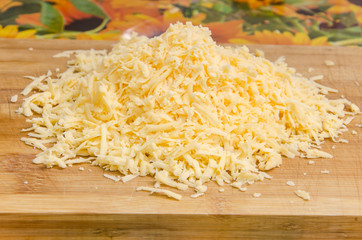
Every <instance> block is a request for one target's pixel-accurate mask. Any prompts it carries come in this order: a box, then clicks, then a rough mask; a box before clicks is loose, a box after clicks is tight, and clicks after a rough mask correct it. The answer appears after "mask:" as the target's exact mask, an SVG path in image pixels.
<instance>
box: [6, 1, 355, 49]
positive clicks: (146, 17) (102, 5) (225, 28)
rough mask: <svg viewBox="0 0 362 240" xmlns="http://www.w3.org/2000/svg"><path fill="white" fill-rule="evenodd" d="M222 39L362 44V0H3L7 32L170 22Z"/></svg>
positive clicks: (42, 33)
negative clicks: (199, 27)
mask: <svg viewBox="0 0 362 240" xmlns="http://www.w3.org/2000/svg"><path fill="white" fill-rule="evenodd" d="M177 21H181V22H186V21H191V22H193V23H194V24H202V25H204V26H207V27H209V28H210V29H211V31H212V33H213V37H214V39H215V40H216V41H217V42H219V43H242V44H247V43H259V44H288V45H290V44H295V45H344V46H346V45H359V46H362V31H361V29H362V28H361V27H362V0H325V1H323V0H307V1H303V0H208V1H207V0H203V1H202V0H201V1H200V0H198V1H197V0H178V1H176V0H153V1H152V0H0V37H7V38H42V39H55V38H57V39H59V38H60V39H62V38H63V39H64V38H67V39H103V40H117V39H119V37H120V36H121V35H122V34H130V33H131V32H132V31H135V32H138V33H139V34H142V35H147V36H149V37H152V36H156V35H159V34H161V33H162V32H164V31H165V29H167V27H168V26H169V24H170V23H174V22H177Z"/></svg>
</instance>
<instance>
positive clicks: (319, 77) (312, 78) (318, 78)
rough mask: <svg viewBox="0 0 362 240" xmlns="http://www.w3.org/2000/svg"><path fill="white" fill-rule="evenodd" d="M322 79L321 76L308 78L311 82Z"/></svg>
mask: <svg viewBox="0 0 362 240" xmlns="http://www.w3.org/2000/svg"><path fill="white" fill-rule="evenodd" d="M323 78H324V76H323V75H317V76H313V77H311V78H310V80H311V81H318V80H322V79H323Z"/></svg>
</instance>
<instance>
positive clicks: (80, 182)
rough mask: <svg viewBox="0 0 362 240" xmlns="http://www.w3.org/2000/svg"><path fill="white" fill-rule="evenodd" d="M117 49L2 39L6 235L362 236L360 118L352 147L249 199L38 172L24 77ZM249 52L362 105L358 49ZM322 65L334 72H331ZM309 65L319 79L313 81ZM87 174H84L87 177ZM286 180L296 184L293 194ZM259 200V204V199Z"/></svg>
mask: <svg viewBox="0 0 362 240" xmlns="http://www.w3.org/2000/svg"><path fill="white" fill-rule="evenodd" d="M113 43H114V42H104V41H69V40H14V39H12V40H10V39H9V40H8V39H0V52H1V54H0V93H1V94H0V236H2V237H4V238H7V239H9V238H14V239H19V238H25V237H26V236H30V237H34V238H36V239H43V238H44V239H47V238H52V237H54V236H58V237H65V236H75V237H79V236H85V237H88V238H97V239H108V238H111V237H112V236H113V237H117V236H118V237H120V238H122V239H123V238H151V239H154V238H161V237H164V238H171V237H172V238H176V237H178V238H197V239H198V238H201V237H204V238H236V237H243V238H245V239H280V236H281V235H282V236H283V237H284V238H293V239H294V238H298V239H315V238H318V239H333V238H335V239H342V238H355V239H360V238H362V224H361V221H362V198H361V195H362V157H361V156H362V145H361V143H362V128H358V127H357V126H356V124H362V117H361V116H358V117H357V118H356V119H355V120H353V122H352V123H351V124H350V131H349V132H347V133H345V134H344V138H346V139H348V141H349V144H343V143H339V144H336V143H332V142H330V141H326V143H325V144H324V145H323V149H324V150H326V151H328V152H330V153H332V154H333V155H334V158H333V159H316V160H315V164H313V165H309V164H308V160H306V159H284V160H283V161H284V162H283V164H282V166H281V167H280V168H277V169H274V170H271V171H270V172H269V173H270V174H271V175H272V176H273V179H272V180H265V181H264V182H259V183H256V184H254V185H251V186H249V187H248V191H247V192H240V191H239V190H237V189H235V188H231V187H228V186H226V187H225V192H224V193H220V192H218V189H219V187H218V186H217V185H216V184H214V183H210V184H208V191H207V193H206V195H205V196H203V197H200V198H197V199H192V198H190V197H189V195H191V194H192V191H191V190H189V191H187V192H184V193H182V195H183V196H184V197H183V199H182V201H175V200H171V199H168V198H166V197H163V196H159V195H155V196H150V195H149V194H148V193H146V192H136V191H135V190H136V187H137V186H151V185H152V184H153V180H152V178H150V177H140V178H136V179H134V180H132V181H130V182H128V183H126V184H123V183H115V182H113V181H111V180H109V179H107V178H105V177H103V174H104V171H103V170H102V169H100V168H97V167H92V166H89V165H87V164H83V165H78V166H76V165H75V166H73V167H69V168H66V169H58V168H53V169H46V168H44V167H43V166H40V165H35V164H33V163H32V159H33V158H34V155H35V154H36V153H37V152H38V151H37V150H34V149H33V148H31V147H29V146H27V145H25V144H24V143H23V142H21V141H20V140H19V139H20V137H22V136H24V134H23V133H21V131H20V130H21V129H22V128H25V127H27V126H28V124H27V123H26V122H25V117H24V116H20V115H17V114H16V113H15V110H16V109H17V108H18V107H19V106H20V104H21V98H20V101H18V102H17V103H11V102H10V97H11V96H12V95H15V94H19V93H20V91H21V90H22V89H23V88H24V87H25V86H26V85H27V84H28V83H29V79H25V78H23V76H25V75H30V76H39V75H41V74H44V73H46V72H47V71H48V70H52V71H55V69H56V68H58V67H59V68H60V69H61V70H64V69H65V68H66V64H65V63H66V60H67V59H64V58H52V56H53V55H55V54H56V53H59V52H61V51H63V50H70V49H90V48H95V49H104V48H106V49H110V48H111V46H112V44H113ZM29 48H32V50H31V49H29ZM251 48H252V49H255V48H258V49H262V50H264V51H265V54H266V57H267V58H269V59H271V60H275V59H276V58H277V57H279V56H285V57H286V59H287V62H288V63H289V65H290V66H293V67H295V68H296V69H297V70H298V71H299V72H301V73H302V74H303V75H305V76H313V75H319V74H322V75H324V76H325V79H324V80H323V81H321V82H322V83H323V84H326V85H327V86H330V87H333V88H336V89H338V90H339V93H338V96H340V95H344V96H345V97H346V98H347V99H349V100H351V101H352V102H354V103H356V104H357V105H359V106H360V107H362V94H361V93H362V87H361V86H360V85H362V67H361V60H362V49H361V48H353V47H349V48H338V47H297V46H253V47H251ZM325 60H332V61H334V62H335V63H336V65H335V66H333V67H327V66H326V65H325V63H324V61H325ZM309 67H313V68H314V71H313V72H311V73H309V72H308V68H309ZM334 97H335V96H334ZM351 130H355V131H357V135H353V134H351ZM332 146H335V148H334V147H332ZM80 166H82V167H83V168H84V169H85V170H84V171H80V170H79V167H80ZM322 170H329V172H330V173H329V174H322V173H321V171H322ZM289 180H291V181H294V182H295V184H296V186H295V187H290V186H287V185H286V182H287V181H289ZM297 189H302V190H306V191H308V192H309V193H310V195H311V198H312V199H311V201H303V200H302V199H300V198H298V197H296V195H295V194H294V191H295V190H297ZM255 192H258V193H261V194H262V195H261V197H260V198H254V197H253V193H255ZM280 234H281V235H280Z"/></svg>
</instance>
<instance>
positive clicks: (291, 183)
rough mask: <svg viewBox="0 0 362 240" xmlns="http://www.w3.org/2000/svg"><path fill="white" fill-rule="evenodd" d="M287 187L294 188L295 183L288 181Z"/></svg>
mask: <svg viewBox="0 0 362 240" xmlns="http://www.w3.org/2000/svg"><path fill="white" fill-rule="evenodd" d="M287 185H288V186H291V187H294V186H295V183H294V182H293V181H288V182H287Z"/></svg>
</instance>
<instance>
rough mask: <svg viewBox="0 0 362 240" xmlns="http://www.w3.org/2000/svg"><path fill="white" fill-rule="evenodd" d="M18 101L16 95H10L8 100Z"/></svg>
mask: <svg viewBox="0 0 362 240" xmlns="http://www.w3.org/2000/svg"><path fill="white" fill-rule="evenodd" d="M17 101H18V95H14V96H11V98H10V102H12V103H15V102H17Z"/></svg>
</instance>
